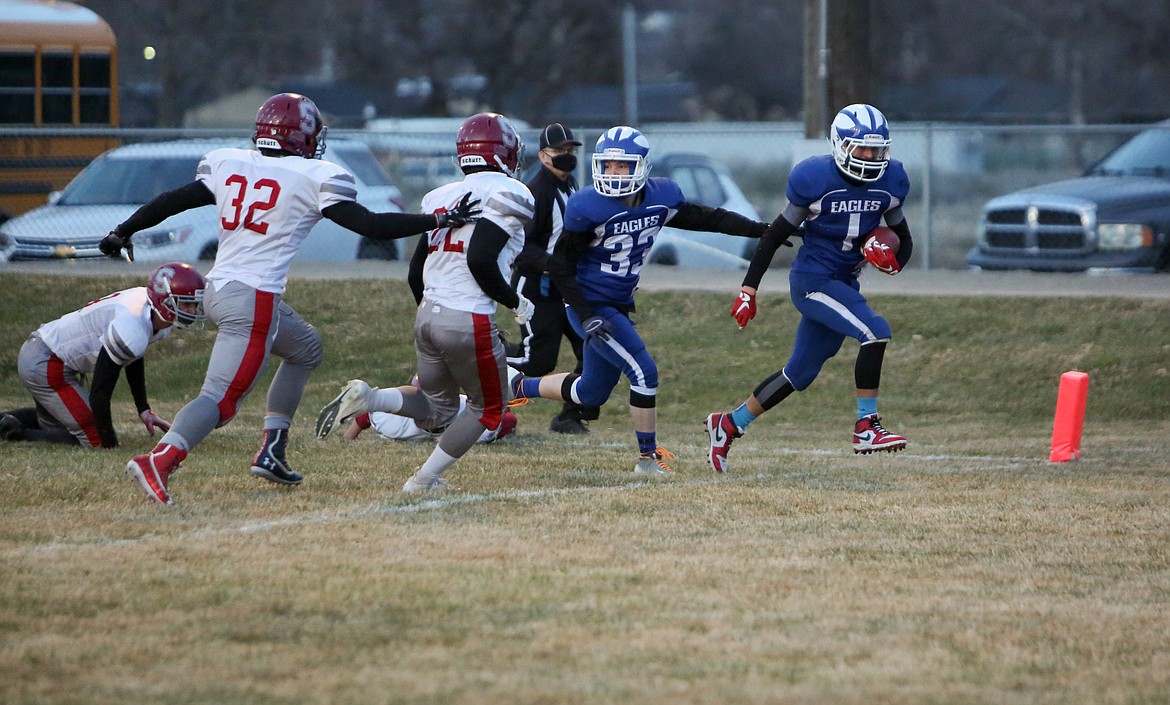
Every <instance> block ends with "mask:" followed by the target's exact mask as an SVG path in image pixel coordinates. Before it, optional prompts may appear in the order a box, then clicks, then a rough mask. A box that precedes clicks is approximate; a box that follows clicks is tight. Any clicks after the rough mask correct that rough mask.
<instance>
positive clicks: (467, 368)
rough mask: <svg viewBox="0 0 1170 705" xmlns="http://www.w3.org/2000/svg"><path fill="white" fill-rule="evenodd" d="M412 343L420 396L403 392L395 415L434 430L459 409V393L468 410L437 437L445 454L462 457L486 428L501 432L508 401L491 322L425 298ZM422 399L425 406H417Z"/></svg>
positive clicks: (489, 318) (499, 349)
mask: <svg viewBox="0 0 1170 705" xmlns="http://www.w3.org/2000/svg"><path fill="white" fill-rule="evenodd" d="M414 341H415V342H414V346H415V357H416V360H417V371H418V382H419V388H420V389H421V390H422V394H416V395H410V394H407V393H404V395H403V396H404V402H403V409H402V411H401V412H399V413H401V414H402V415H404V416H410V417H411V418H414V419H415V420H416V421H418V423H419V425H420V426H422V427H423V428H430V427H433V426H434V425H435V424H437V423H442V422H443V421H444V420H446V419H449V418H451V416H452V415H453V414H455V413H456V412H457V411H458V410H459V393H460V391H462V392H463V393H464V394H466V395H467V407H466V408H465V409H464V410H463V412H462V413H460V414H459V415H458V416H456V417H455V420H454V421H452V422H451V425H450V426H448V427H447V430H446V431H444V432H443V435H442V436H441V437H440V438H439V448H441V449H442V450H443V452H444V453H447V454H448V455H450V456H452V457H455V458H459V457H462V456H463V454H465V453H466V452H467V451H468V450H470V449H471V447H472V446H474V445H475V442H476V441H477V440H479V437H480V436H481V435H482V434H483V430H484V429H485V428H486V429H489V430H492V429H496V428H499V425H500V420H501V419H502V418H503V414H504V406H505V404H506V402H507V397H506V395H505V394H504V389H505V387H506V385H507V376H508V375H507V365H506V363H505V357H504V345H503V343H501V342H500V336H499V332H498V331H497V330H496V323H495V318H494V317H493V316H491V315H488V314H482V313H468V312H467V311H458V310H455V309H452V308H448V307H445V306H442V305H440V304H437V303H435V302H433V301H429V300H426V299H424V300H423V302H422V304H421V305H419V307H418V314H417V315H416V317H415V320H414ZM423 399H425V400H426V402H427V403H426V404H425V406H424V405H423V404H420V403H419V402H421V401H422V400H423Z"/></svg>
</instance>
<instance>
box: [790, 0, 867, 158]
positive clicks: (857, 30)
mask: <svg viewBox="0 0 1170 705" xmlns="http://www.w3.org/2000/svg"><path fill="white" fill-rule="evenodd" d="M870 15H871V9H870V0H804V136H805V138H807V139H815V138H821V137H824V136H825V135H826V130H827V129H828V125H829V120H830V119H831V118H832V116H833V115H834V114H836V112H837V111H838V110H840V109H841V108H843V107H845V106H846V105H849V104H850V103H871V102H873V82H872V78H871V76H872V74H873V72H874V63H873V62H872V61H871V60H870V37H871V36H872V32H871V31H870V28H871V26H872V24H873V22H872V19H871V17H870ZM830 28H831V29H832V31H831V32H830ZM879 107H880V106H879Z"/></svg>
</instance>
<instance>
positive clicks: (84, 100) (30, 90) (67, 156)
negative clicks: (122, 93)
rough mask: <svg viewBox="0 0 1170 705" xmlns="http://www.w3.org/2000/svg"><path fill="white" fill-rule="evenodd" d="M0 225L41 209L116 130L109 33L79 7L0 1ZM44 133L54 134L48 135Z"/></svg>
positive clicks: (114, 55) (113, 50) (111, 141)
mask: <svg viewBox="0 0 1170 705" xmlns="http://www.w3.org/2000/svg"><path fill="white" fill-rule="evenodd" d="M0 28H3V29H2V30H0V128H12V129H8V130H7V132H6V134H4V135H2V136H0V219H3V217H4V216H5V215H8V216H12V215H19V214H20V213H24V212H25V211H27V210H30V209H32V208H35V207H36V206H38V205H43V204H44V203H45V202H46V201H47V200H48V197H49V193H50V192H52V191H54V190H58V189H61V188H63V187H64V186H65V184H67V183H68V182H69V180H70V179H72V178H73V177H74V176H75V175H76V174H77V172H78V171H79V170H80V169H81V168H82V167H84V166H85V165H86V164H88V163H89V162H90V161H92V160H93V158H94V157H96V156H97V155H99V154H101V153H102V152H104V151H106V150H107V149H110V148H112V147H115V146H117V145H118V143H119V140H118V139H117V138H116V137H112V136H110V135H100V134H93V133H90V134H84V133H82V132H81V131H77V133H76V134H72V133H69V132H63V131H62V129H61V128H82V127H117V126H118V86H117V79H118V67H117V59H118V50H117V43H116V40H115V37H114V32H113V31H112V30H111V29H110V26H109V25H108V24H106V22H105V21H104V20H103V19H102V18H101V17H100V16H98V15H97V13H95V12H93V11H92V10H90V9H88V8H86V7H82V6H81V5H78V4H76V3H72V2H64V1H63V0H61V1H55V2H52V3H31V2H25V1H24V0H0ZM42 128H54V129H53V130H52V131H49V130H43V133H41V134H38V132H41V131H42Z"/></svg>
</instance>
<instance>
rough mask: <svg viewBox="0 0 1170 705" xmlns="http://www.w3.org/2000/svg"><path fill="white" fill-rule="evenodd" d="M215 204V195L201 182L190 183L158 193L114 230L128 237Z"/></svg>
mask: <svg viewBox="0 0 1170 705" xmlns="http://www.w3.org/2000/svg"><path fill="white" fill-rule="evenodd" d="M214 203H215V194H213V193H211V189H209V188H207V187H206V186H204V185H203V182H202V181H192V182H191V183H189V184H187V185H186V186H180V187H179V188H177V189H175V190H173V191H167V192H165V193H160V194H159V195H157V196H155V197H154V198H152V199H151V200H150V202H149V203H146V204H144V205H143V206H142V207H141V208H139V209H138V210H136V211H134V214H133V215H131V216H130V217H129V218H127V219H126V220H125V222H123V223H122V224H120V225H118V226H117V227H116V228H114V232H115V233H117V234H118V235H119V236H121V237H129V236H130V235H133V234H134V233H136V232H138V231H139V230H144V229H146V228H151V227H154V226H155V225H158V224H159V223H161V222H163V221H164V220H166V219H167V218H170V217H171V216H172V215H175V214H176V213H182V212H183V211H186V210H191V209H192V208H198V207H199V206H210V205H212V204H214Z"/></svg>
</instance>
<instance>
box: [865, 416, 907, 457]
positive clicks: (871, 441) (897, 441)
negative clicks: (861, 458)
mask: <svg viewBox="0 0 1170 705" xmlns="http://www.w3.org/2000/svg"><path fill="white" fill-rule="evenodd" d="M905 447H906V438H905V437H903V436H899V435H898V434H896V433H890V432H889V431H887V430H886V429H884V428H882V422H881V419H879V418H878V415H877V414H870V415H869V416H866V417H863V418H861V419H858V421H857V425H856V426H854V427H853V452H854V453H863V454H866V455H868V454H870V453H872V452H874V451H877V450H884V451H886V452H887V453H894V452H897V451H899V450H902V449H903V448H905Z"/></svg>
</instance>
